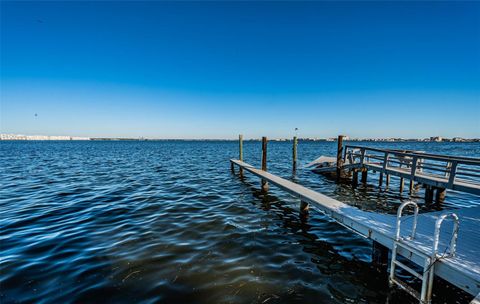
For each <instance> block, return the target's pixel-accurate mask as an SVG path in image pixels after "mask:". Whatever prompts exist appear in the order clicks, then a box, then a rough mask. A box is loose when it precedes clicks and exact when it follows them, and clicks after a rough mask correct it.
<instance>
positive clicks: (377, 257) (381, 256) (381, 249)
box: [372, 241, 388, 275]
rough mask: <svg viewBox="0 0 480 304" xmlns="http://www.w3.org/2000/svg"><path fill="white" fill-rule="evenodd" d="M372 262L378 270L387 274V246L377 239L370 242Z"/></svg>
mask: <svg viewBox="0 0 480 304" xmlns="http://www.w3.org/2000/svg"><path fill="white" fill-rule="evenodd" d="M372 263H373V266H374V267H375V269H376V270H377V271H378V272H381V273H384V274H385V275H387V269H388V248H387V247H385V246H383V245H382V244H380V243H378V242H377V241H373V243H372Z"/></svg>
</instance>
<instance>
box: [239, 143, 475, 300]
mask: <svg viewBox="0 0 480 304" xmlns="http://www.w3.org/2000/svg"><path fill="white" fill-rule="evenodd" d="M348 148H351V149H352V150H353V149H355V152H354V153H355V154H356V155H352V157H355V158H357V157H358V154H360V157H361V161H359V162H354V161H352V163H351V166H352V168H369V169H370V170H377V171H379V172H383V173H384V174H392V175H394V174H398V175H397V176H400V177H402V176H403V177H404V178H405V177H407V175H404V174H405V171H404V170H402V169H395V168H392V166H389V165H388V164H389V163H390V162H392V161H393V160H394V157H397V156H402V157H403V156H407V155H405V153H403V152H395V151H391V150H379V149H374V150H375V152H380V153H383V160H384V161H383V162H381V159H378V158H381V157H378V158H373V157H372V156H373V153H370V152H369V153H368V154H367V151H371V149H370V148H364V149H363V150H362V149H360V153H358V149H359V148H360V147H353V146H351V147H348ZM348 148H347V150H348ZM265 151H266V149H265ZM345 152H346V153H345V154H343V155H344V157H345V156H346V157H349V156H350V155H349V152H347V151H345ZM391 156H394V157H391ZM423 156H427V157H428V158H429V159H430V158H432V157H433V158H435V159H436V160H438V158H436V157H434V156H429V155H423ZM390 157H391V158H390ZM408 157H412V158H411V159H410V160H408V159H407V160H406V161H405V162H406V163H409V164H410V166H413V168H414V169H410V171H408V167H406V168H405V169H406V170H407V171H408V172H410V175H408V176H409V177H412V178H413V180H414V181H417V182H428V183H432V184H434V185H435V186H445V188H447V187H448V188H449V189H457V190H458V189H465V188H462V187H465V182H463V180H460V179H457V178H458V177H459V175H460V174H458V172H459V170H458V168H459V167H461V166H463V164H469V165H472V164H473V165H474V166H475V165H476V164H477V163H476V162H475V161H471V160H468V159H462V160H461V159H459V158H452V159H450V160H449V162H451V163H452V166H454V168H455V169H453V170H452V169H450V171H449V172H448V173H450V174H452V173H453V176H454V178H453V179H452V178H451V177H450V176H447V177H443V178H432V177H430V175H428V174H427V171H426V167H425V166H423V168H421V167H422V165H420V166H418V160H420V159H423V158H420V157H419V156H418V155H411V154H410V155H408ZM425 159H426V158H425ZM372 160H374V161H372ZM385 160H386V161H385ZM402 161H404V160H402ZM230 162H231V166H232V170H234V165H235V166H238V167H239V168H241V169H242V170H244V171H247V172H250V173H252V174H254V175H255V176H257V177H259V178H261V180H262V188H263V189H265V190H266V189H268V187H264V186H265V185H266V183H269V184H272V185H275V186H277V187H279V188H280V189H282V190H285V191H286V192H288V193H290V194H291V195H293V196H295V197H297V198H299V199H300V202H301V205H300V206H301V209H302V210H305V209H308V205H307V204H311V206H312V207H314V208H315V209H317V210H319V211H320V212H322V213H324V214H326V215H327V216H329V217H331V218H333V219H334V220H336V221H337V222H338V223H339V224H341V225H343V226H345V227H347V228H348V229H350V230H352V231H354V232H355V233H358V234H360V235H362V236H364V237H366V238H369V239H372V240H373V241H375V242H378V243H379V244H381V245H383V246H385V247H386V248H389V249H393V248H396V252H397V255H401V256H402V257H404V258H405V259H407V260H409V261H410V262H411V263H413V264H416V265H418V266H420V267H423V266H424V264H425V257H427V259H428V257H431V256H432V247H433V243H434V239H433V238H434V229H435V224H436V220H437V218H438V217H439V216H440V215H442V214H443V213H440V212H432V213H425V214H420V215H419V216H418V217H417V221H418V224H417V229H416V237H415V238H414V239H412V240H407V239H405V240H403V239H402V242H403V241H404V242H405V243H404V244H405V245H408V246H402V247H398V248H397V247H396V243H398V241H399V240H398V238H396V221H397V217H395V216H392V215H386V214H377V213H374V212H366V211H362V210H359V209H358V208H355V207H353V206H350V205H348V204H345V203H342V202H340V201H337V200H335V199H332V198H330V197H328V196H326V195H323V194H321V193H319V192H316V191H313V190H311V189H308V188H306V187H303V186H301V185H299V184H296V183H293V182H291V181H288V180H286V179H283V178H281V177H278V176H275V175H273V174H271V173H268V172H267V171H266V165H265V166H263V167H264V170H260V169H257V168H254V167H253V166H251V165H249V164H247V163H245V162H243V161H241V160H235V159H231V160H230ZM265 162H266V161H265ZM263 163H264V162H263V161H262V164H263ZM414 164H416V165H414ZM459 165H461V166H459ZM432 167H435V166H432ZM379 168H381V170H383V171H380V169H379ZM420 169H424V170H420ZM412 172H413V176H412V174H411V173H412ZM468 172H472V171H468ZM473 172H474V171H473ZM455 177H457V178H455ZM445 180H446V181H445ZM467 184H468V185H469V186H468V189H476V186H475V184H473V186H471V184H472V183H470V182H467ZM459 187H460V188H459ZM475 191H476V190H471V193H477V192H475ZM455 213H456V215H457V216H458V217H459V220H460V229H459V231H458V240H457V245H456V248H457V249H456V254H455V255H454V256H452V257H439V258H438V259H437V258H435V261H433V263H432V266H433V265H434V266H435V267H432V271H433V273H434V275H436V276H438V277H441V278H443V279H444V280H446V281H447V282H450V283H451V284H453V285H455V286H457V287H459V288H461V289H462V290H464V291H466V292H468V293H470V294H471V295H473V297H475V296H477V295H478V294H479V293H480V254H479V252H478V245H479V244H480V233H479V231H480V207H473V208H465V209H461V210H455ZM402 219H403V220H402V222H403V226H404V227H405V230H403V232H402V234H404V235H408V234H409V233H410V232H411V228H410V230H409V228H408V227H409V226H410V224H409V223H408V221H412V219H413V216H404V217H403V218H402ZM448 226H450V227H448ZM452 226H453V222H451V221H448V220H446V221H445V223H444V226H443V227H442V230H440V231H441V233H440V237H439V240H440V241H439V248H438V250H439V252H446V251H447V247H448V246H449V245H448V244H450V240H451V238H452V233H451V227H452ZM408 248H410V249H408ZM399 264H401V263H399ZM401 265H403V264H401ZM403 266H405V265H403ZM410 270H411V269H410Z"/></svg>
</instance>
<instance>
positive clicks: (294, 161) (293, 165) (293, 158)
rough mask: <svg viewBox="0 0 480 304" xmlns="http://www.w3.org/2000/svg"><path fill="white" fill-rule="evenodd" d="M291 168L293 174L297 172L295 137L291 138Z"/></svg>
mask: <svg viewBox="0 0 480 304" xmlns="http://www.w3.org/2000/svg"><path fill="white" fill-rule="evenodd" d="M292 154H293V155H292V161H293V164H292V167H293V173H294V174H295V171H296V170H297V137H296V136H294V137H293V148H292Z"/></svg>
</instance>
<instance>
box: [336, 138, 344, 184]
mask: <svg viewBox="0 0 480 304" xmlns="http://www.w3.org/2000/svg"><path fill="white" fill-rule="evenodd" d="M343 137H344V136H343V135H338V140H337V182H339V181H340V179H341V178H342V176H341V175H342V165H343V159H342V156H343Z"/></svg>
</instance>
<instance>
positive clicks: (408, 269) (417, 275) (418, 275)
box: [394, 261, 423, 280]
mask: <svg viewBox="0 0 480 304" xmlns="http://www.w3.org/2000/svg"><path fill="white" fill-rule="evenodd" d="M394 263H395V264H396V265H397V266H400V267H402V268H403V269H405V270H406V271H408V272H410V273H411V274H412V275H414V276H416V277H417V278H419V279H420V280H423V276H422V275H421V274H419V273H418V272H416V271H415V270H413V269H412V268H410V267H408V266H407V265H405V264H403V263H402V262H399V261H395V262H394Z"/></svg>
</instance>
